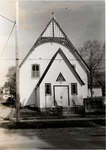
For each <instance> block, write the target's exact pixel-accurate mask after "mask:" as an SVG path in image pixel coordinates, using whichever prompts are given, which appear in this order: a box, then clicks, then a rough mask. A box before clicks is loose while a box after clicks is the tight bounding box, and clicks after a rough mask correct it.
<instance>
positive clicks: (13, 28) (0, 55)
mask: <svg viewBox="0 0 106 150" xmlns="http://www.w3.org/2000/svg"><path fill="white" fill-rule="evenodd" d="M15 24H16V23H15V22H14V25H13V27H12V29H11V31H10V33H9V36H8V39H7V41H6V43H5V45H4V48H3V50H2V52H1V55H0V57H1V56H2V54H3V52H4V51H5V48H6V46H7V43H8V41H9V39H10V37H11V34H12V32H13V30H14V27H15Z"/></svg>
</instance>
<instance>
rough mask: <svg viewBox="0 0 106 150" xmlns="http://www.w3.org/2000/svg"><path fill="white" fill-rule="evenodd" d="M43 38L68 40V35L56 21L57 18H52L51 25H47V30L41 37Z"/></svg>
mask: <svg viewBox="0 0 106 150" xmlns="http://www.w3.org/2000/svg"><path fill="white" fill-rule="evenodd" d="M41 37H58V38H59V37H60V38H66V37H67V36H66V34H65V33H64V31H63V30H62V28H61V27H60V25H59V23H58V22H57V21H56V19H55V17H54V16H52V18H51V19H50V21H49V23H48V24H47V25H46V27H45V29H44V30H43V32H42V33H41V35H40V38H41Z"/></svg>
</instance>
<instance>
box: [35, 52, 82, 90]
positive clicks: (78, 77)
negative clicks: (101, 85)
mask: <svg viewBox="0 0 106 150" xmlns="http://www.w3.org/2000/svg"><path fill="white" fill-rule="evenodd" d="M57 54H60V55H61V57H62V58H63V60H64V61H65V63H66V64H67V66H68V67H69V69H70V70H71V71H72V73H73V74H74V76H75V77H76V79H77V80H78V82H79V83H80V84H81V85H84V82H83V80H82V79H81V78H80V76H79V75H78V73H77V72H76V70H75V69H74V68H73V65H72V64H71V63H70V61H69V60H68V59H67V57H66V56H65V54H64V53H63V51H62V50H61V49H59V50H58V51H57V52H56V53H55V55H54V56H53V57H52V59H51V61H50V62H49V64H48V66H47V68H46V69H45V71H44V73H43V75H42V76H41V78H40V79H39V81H38V83H37V85H36V87H35V89H36V88H38V87H39V85H40V84H41V82H42V81H43V79H44V77H45V75H46V74H47V72H48V70H49V68H50V67H51V65H52V63H53V62H54V60H55V58H56V56H57Z"/></svg>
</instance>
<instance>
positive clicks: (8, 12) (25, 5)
mask: <svg viewBox="0 0 106 150" xmlns="http://www.w3.org/2000/svg"><path fill="white" fill-rule="evenodd" d="M15 1H16V0H0V14H2V15H4V16H6V17H8V18H10V19H12V20H15V12H16V9H15ZM51 12H54V13H55V18H56V20H57V22H58V23H59V24H60V25H61V27H62V29H63V31H64V32H65V33H66V35H67V36H68V37H69V39H70V40H71V42H72V43H73V45H74V46H75V47H76V48H78V47H80V46H82V45H83V42H84V41H87V40H99V41H101V42H104V35H105V30H104V29H105V3H104V1H102V0H99V1H90V0H89V1H87V0H84V1H76V0H74V1H66V0H54V1H52V0H51V1H47V0H43V1H40V0H39V1H36V0H29V1H28V0H20V1H19V7H18V16H17V19H18V21H19V26H18V48H19V54H20V60H22V59H23V57H25V55H26V54H27V53H28V51H29V50H30V48H31V47H32V45H33V44H34V42H35V41H36V40H37V38H38V37H39V35H40V34H41V32H42V31H43V29H44V28H45V26H46V25H47V24H48V22H49V20H50V19H51ZM12 26H13V24H12V23H9V22H8V21H6V20H5V19H3V18H2V17H0V84H3V82H4V79H5V75H6V73H7V71H8V68H9V67H10V66H13V65H15V41H14V32H13V34H12V37H11V40H10V41H9V43H8V46H7V48H6V49H5V51H3V47H4V45H5V42H6V40H7V38H8V35H9V33H10V31H11V29H12ZM2 51H3V52H2ZM4 57H6V58H8V60H5V59H4Z"/></svg>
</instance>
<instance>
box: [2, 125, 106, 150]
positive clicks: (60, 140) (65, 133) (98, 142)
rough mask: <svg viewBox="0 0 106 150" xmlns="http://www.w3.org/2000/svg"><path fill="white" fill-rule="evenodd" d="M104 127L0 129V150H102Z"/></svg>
mask: <svg viewBox="0 0 106 150" xmlns="http://www.w3.org/2000/svg"><path fill="white" fill-rule="evenodd" d="M104 133H105V132H104V127H90V128H87V127H86V128H78V127H76V128H72V127H70V128H48V129H5V128H0V150H39V149H53V150H54V149H60V150H62V149H94V148H95V149H99V150H101V149H104V147H105V145H104V144H105V143H104V141H105V139H104Z"/></svg>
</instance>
